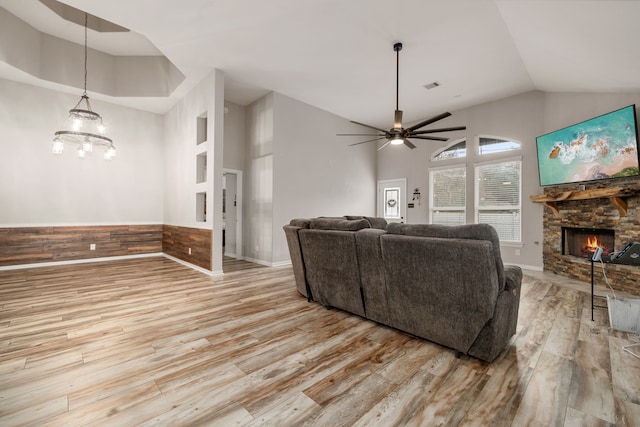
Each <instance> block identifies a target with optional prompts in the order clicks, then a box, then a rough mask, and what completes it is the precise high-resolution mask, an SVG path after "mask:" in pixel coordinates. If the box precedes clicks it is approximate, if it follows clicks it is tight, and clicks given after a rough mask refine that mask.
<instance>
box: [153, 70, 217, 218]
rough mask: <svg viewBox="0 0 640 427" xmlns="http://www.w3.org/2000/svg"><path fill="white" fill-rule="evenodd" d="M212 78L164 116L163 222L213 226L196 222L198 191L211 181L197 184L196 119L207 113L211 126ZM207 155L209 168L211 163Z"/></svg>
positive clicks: (205, 189) (202, 147) (204, 81)
mask: <svg viewBox="0 0 640 427" xmlns="http://www.w3.org/2000/svg"><path fill="white" fill-rule="evenodd" d="M212 85H213V80H212V79H211V78H205V79H204V80H202V81H201V82H200V83H199V84H198V85H197V86H196V87H195V88H194V89H193V90H192V91H191V92H189V93H188V94H187V95H186V96H185V97H184V98H183V99H182V100H181V101H180V102H178V103H177V104H176V105H175V106H174V107H173V108H172V109H171V110H170V111H169V112H168V113H166V114H165V116H164V138H165V150H164V164H165V174H164V185H165V198H164V223H165V224H170V225H176V226H182V227H193V228H205V229H211V215H210V212H211V211H210V210H208V215H207V216H208V222H207V223H202V222H196V192H197V191H207V188H208V185H207V184H208V183H204V184H201V185H200V186H196V151H197V150H200V151H201V150H202V149H204V148H205V145H206V144H208V142H205V143H203V144H204V145H202V146H198V144H197V118H198V117H199V116H201V115H202V114H203V113H207V115H208V121H209V127H210V126H211V125H212V123H211V121H212V111H211V98H212V94H213V86H212ZM212 163H213V162H212V159H211V158H207V169H210V168H211V166H212Z"/></svg>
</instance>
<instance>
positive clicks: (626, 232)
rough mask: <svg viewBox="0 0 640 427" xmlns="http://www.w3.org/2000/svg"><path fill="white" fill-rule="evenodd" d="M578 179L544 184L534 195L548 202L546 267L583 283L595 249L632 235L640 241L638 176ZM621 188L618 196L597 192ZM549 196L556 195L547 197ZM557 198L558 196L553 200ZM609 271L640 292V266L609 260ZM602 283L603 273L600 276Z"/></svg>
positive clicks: (617, 283) (616, 282)
mask: <svg viewBox="0 0 640 427" xmlns="http://www.w3.org/2000/svg"><path fill="white" fill-rule="evenodd" d="M586 186H587V187H588V189H586V190H584V189H581V188H580V187H579V186H578V185H571V186H562V187H553V188H545V192H544V195H543V196H532V197H531V200H532V201H536V202H540V203H545V205H547V207H545V209H544V216H543V228H544V240H543V263H544V270H545V271H550V272H553V273H557V274H560V275H563V276H566V277H570V278H573V279H577V280H580V281H583V282H585V283H590V281H591V262H590V261H589V260H590V258H591V253H592V252H593V250H594V249H595V246H594V239H595V240H596V241H597V246H600V247H602V248H603V249H604V253H605V254H608V253H610V252H613V251H618V250H620V249H621V248H622V247H623V246H624V245H626V244H627V243H628V242H630V241H638V242H640V210H639V204H640V180H639V179H637V178H627V179H621V180H611V181H601V182H596V183H591V184H586ZM616 188H620V189H623V191H621V192H620V193H619V194H620V195H621V196H620V197H591V196H592V195H594V196H598V195H600V194H602V191H599V190H598V191H593V190H596V189H603V190H604V189H607V190H604V191H615V189H616ZM543 197H546V200H549V199H551V200H554V201H553V202H550V203H549V202H546V201H544V200H543V199H542V198H543ZM555 200H557V201H555ZM606 269H607V277H608V278H609V282H610V283H611V284H612V286H613V287H614V289H621V290H624V291H625V292H628V293H631V294H634V295H640V267H638V266H628V265H617V264H607V265H606ZM597 279H598V283H599V284H602V275H601V274H600V275H599V276H598V277H597Z"/></svg>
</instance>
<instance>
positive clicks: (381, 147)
mask: <svg viewBox="0 0 640 427" xmlns="http://www.w3.org/2000/svg"><path fill="white" fill-rule="evenodd" d="M389 144H391V140H388V141H387V142H385V143H384V144H382V145H381V146H380V147H379V148H378V151H380V150H382V149H383V148H384V147H386V146H387V145H389Z"/></svg>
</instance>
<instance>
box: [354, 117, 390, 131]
mask: <svg viewBox="0 0 640 427" xmlns="http://www.w3.org/2000/svg"><path fill="white" fill-rule="evenodd" d="M351 123H354V124H356V125H360V126H364V127H366V128H369V129H375V130H377V131H378V132H382V133H385V134H386V133H387V131H386V130H384V129H380V128H377V127H374V126H369V125H365V124H364V123H360V122H354V121H353V120H351Z"/></svg>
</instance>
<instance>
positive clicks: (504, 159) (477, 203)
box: [473, 150, 522, 244]
mask: <svg viewBox="0 0 640 427" xmlns="http://www.w3.org/2000/svg"><path fill="white" fill-rule="evenodd" d="M510 151H514V150H510ZM492 156H493V154H492ZM507 162H519V163H520V180H519V183H518V184H519V188H518V192H519V203H518V205H517V206H516V205H512V206H509V207H505V206H496V207H494V208H495V209H496V210H505V209H513V210H517V211H518V215H519V216H520V227H519V230H518V234H519V236H518V239H517V240H509V239H503V238H500V242H501V243H502V242H505V243H512V244H513V243H516V244H517V243H521V242H522V156H511V157H502V158H499V159H494V160H490V161H486V162H479V163H474V164H473V182H474V184H473V187H474V188H473V192H474V196H473V199H474V222H475V223H476V224H478V223H479V222H478V220H479V216H480V186H479V185H478V176H477V170H478V167H480V166H486V165H492V164H498V163H507ZM482 209H483V210H491V209H490V207H489V208H488V207H487V206H484V207H483V208H482Z"/></svg>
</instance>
